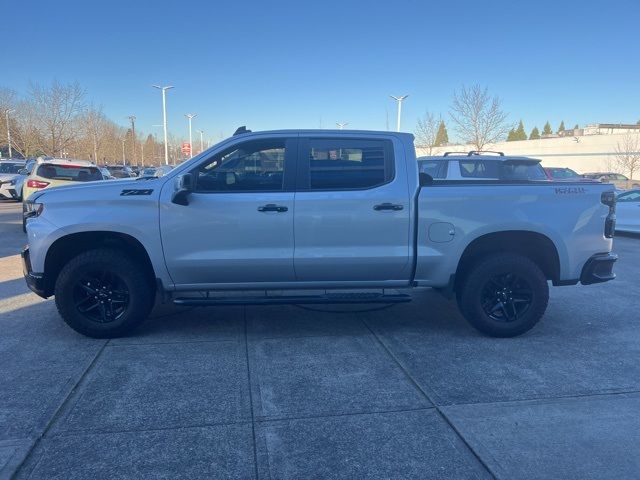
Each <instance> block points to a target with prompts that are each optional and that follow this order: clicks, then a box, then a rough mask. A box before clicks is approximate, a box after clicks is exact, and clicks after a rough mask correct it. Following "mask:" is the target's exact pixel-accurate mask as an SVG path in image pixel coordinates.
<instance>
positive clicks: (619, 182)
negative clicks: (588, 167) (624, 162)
mask: <svg viewBox="0 0 640 480" xmlns="http://www.w3.org/2000/svg"><path fill="white" fill-rule="evenodd" d="M582 176H583V177H584V178H590V179H593V180H598V181H599V182H603V183H611V184H612V185H615V187H616V188H618V189H620V190H628V189H629V188H640V180H631V179H629V178H628V177H625V176H624V175H621V174H619V173H612V172H591V173H585V174H584V175H582Z"/></svg>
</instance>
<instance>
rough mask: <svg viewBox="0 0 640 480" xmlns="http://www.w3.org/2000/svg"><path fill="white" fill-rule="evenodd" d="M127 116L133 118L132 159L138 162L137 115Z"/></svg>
mask: <svg viewBox="0 0 640 480" xmlns="http://www.w3.org/2000/svg"><path fill="white" fill-rule="evenodd" d="M127 118H128V119H129V120H131V140H132V141H131V161H132V162H136V116H135V115H129V116H128V117H127ZM137 164H138V162H136V165H137Z"/></svg>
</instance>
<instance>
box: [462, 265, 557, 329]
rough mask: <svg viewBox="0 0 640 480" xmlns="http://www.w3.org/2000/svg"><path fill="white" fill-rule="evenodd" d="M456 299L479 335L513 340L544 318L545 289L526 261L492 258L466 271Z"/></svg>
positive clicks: (538, 273) (541, 277)
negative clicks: (512, 338)
mask: <svg viewBox="0 0 640 480" xmlns="http://www.w3.org/2000/svg"><path fill="white" fill-rule="evenodd" d="M457 299H458V308H459V309H460V311H461V312H462V314H463V315H464V317H465V318H466V319H467V321H468V322H469V323H470V324H471V325H473V326H474V327H475V328H476V329H478V330H479V331H480V332H482V333H484V334H486V335H490V336H492V337H515V336H517V335H520V334H522V333H525V332H527V331H528V330H530V329H531V328H533V326H534V325H535V324H536V323H538V321H539V320H540V319H541V318H542V316H543V315H544V312H545V310H546V309H547V304H548V302H549V285H548V283H547V279H546V277H545V275H544V273H543V272H542V271H541V270H540V268H539V267H538V266H537V265H536V264H535V263H534V262H532V261H531V260H530V259H528V258H526V257H523V256H521V255H516V254H510V253H505V254H496V255H492V256H490V257H487V258H486V259H484V260H481V261H479V262H478V263H476V264H475V265H474V266H472V267H471V268H470V270H469V271H468V273H467V275H466V277H465V278H464V279H463V281H462V284H461V286H460V288H459V289H458V292H457Z"/></svg>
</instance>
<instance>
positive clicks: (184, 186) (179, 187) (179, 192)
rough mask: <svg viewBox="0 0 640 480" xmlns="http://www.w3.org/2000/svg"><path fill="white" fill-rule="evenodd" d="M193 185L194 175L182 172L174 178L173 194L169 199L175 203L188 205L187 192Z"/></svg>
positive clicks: (190, 190) (189, 191) (188, 192)
mask: <svg viewBox="0 0 640 480" xmlns="http://www.w3.org/2000/svg"><path fill="white" fill-rule="evenodd" d="M194 187H195V181H194V176H193V174H191V173H184V174H182V175H179V176H178V177H176V179H175V184H174V187H173V195H172V196H171V201H172V202H173V203H175V204H176V205H185V206H186V205H189V194H190V193H191V192H192V191H193V189H194Z"/></svg>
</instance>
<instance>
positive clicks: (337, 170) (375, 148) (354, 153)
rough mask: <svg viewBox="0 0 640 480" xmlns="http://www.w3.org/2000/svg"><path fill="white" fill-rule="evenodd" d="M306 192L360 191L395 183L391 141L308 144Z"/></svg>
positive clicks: (304, 184)
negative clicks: (393, 180)
mask: <svg viewBox="0 0 640 480" xmlns="http://www.w3.org/2000/svg"><path fill="white" fill-rule="evenodd" d="M303 155H304V156H305V157H306V162H305V163H306V166H307V167H308V168H307V169H305V170H304V171H303V173H305V174H306V177H307V178H305V179H304V180H303V181H302V186H301V187H302V189H309V190H360V189H368V188H374V187H378V186H380V185H384V184H385V183H388V182H390V181H391V180H392V179H393V175H394V169H393V162H394V160H393V146H392V144H391V142H390V141H388V140H355V139H342V138H336V139H317V138H312V139H309V140H308V148H307V150H306V154H305V153H303Z"/></svg>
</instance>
